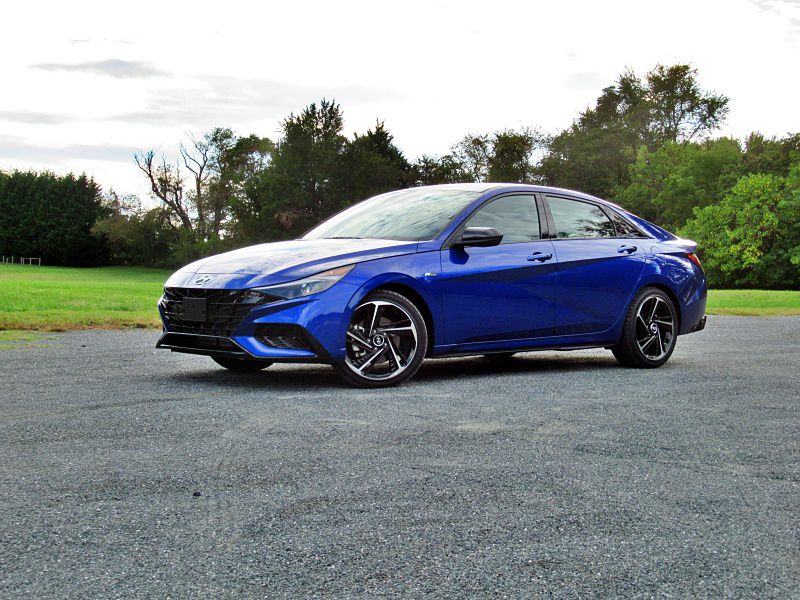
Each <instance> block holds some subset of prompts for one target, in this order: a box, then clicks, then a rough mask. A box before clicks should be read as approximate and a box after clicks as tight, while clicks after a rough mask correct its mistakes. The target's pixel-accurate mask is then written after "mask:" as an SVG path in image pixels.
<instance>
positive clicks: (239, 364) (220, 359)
mask: <svg viewBox="0 0 800 600" xmlns="http://www.w3.org/2000/svg"><path fill="white" fill-rule="evenodd" d="M211 360H213V361H214V362H215V363H217V364H218V365H219V366H221V367H225V368H226V369H228V370H229V371H236V372H238V373H253V372H255V371H261V370H262V369H266V368H267V367H268V366H270V365H271V364H272V363H271V362H269V361H267V360H248V359H246V358H230V357H228V356H212V357H211Z"/></svg>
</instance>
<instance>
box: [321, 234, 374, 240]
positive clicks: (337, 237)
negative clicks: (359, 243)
mask: <svg viewBox="0 0 800 600" xmlns="http://www.w3.org/2000/svg"><path fill="white" fill-rule="evenodd" d="M325 239H326V240H361V239H364V238H360V237H358V236H357V235H335V236H333V237H327V238H325Z"/></svg>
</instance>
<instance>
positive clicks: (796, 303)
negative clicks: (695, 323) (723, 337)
mask: <svg viewBox="0 0 800 600" xmlns="http://www.w3.org/2000/svg"><path fill="white" fill-rule="evenodd" d="M706 312H708V314H710V315H742V316H751V317H777V316H781V315H800V292H797V291H793V292H789V291H771V290H710V291H709V292H708V307H707V309H706Z"/></svg>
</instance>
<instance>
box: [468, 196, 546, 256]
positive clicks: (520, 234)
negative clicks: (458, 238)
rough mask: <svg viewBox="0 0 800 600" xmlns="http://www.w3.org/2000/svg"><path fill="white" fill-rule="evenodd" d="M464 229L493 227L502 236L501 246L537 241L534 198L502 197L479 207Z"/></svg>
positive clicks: (537, 216)
mask: <svg viewBox="0 0 800 600" xmlns="http://www.w3.org/2000/svg"><path fill="white" fill-rule="evenodd" d="M466 227H493V228H494V229H497V230H498V231H499V232H500V233H502V234H503V241H502V242H501V244H515V243H517V242H530V241H532V240H538V239H539V213H538V211H537V210H536V199H535V198H534V196H530V195H525V194H519V195H516V196H502V197H500V198H498V199H497V200H492V201H490V202H489V203H488V204H485V205H484V206H483V207H481V208H480V209H479V210H478V212H476V213H475V214H474V215H472V216H471V217H470V218H469V220H468V221H467V223H466Z"/></svg>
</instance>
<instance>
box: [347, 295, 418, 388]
mask: <svg viewBox="0 0 800 600" xmlns="http://www.w3.org/2000/svg"><path fill="white" fill-rule="evenodd" d="M370 311H374V312H373V313H372V314H371V312H370ZM367 324H368V325H369V326H368V327H367V326H365V325H367ZM379 338H380V339H379ZM412 340H413V341H412ZM345 345H346V348H347V350H346V352H347V357H346V359H345V360H344V361H342V362H338V363H336V364H334V365H333V366H334V368H335V369H336V371H337V372H338V373H339V375H341V376H342V377H343V378H344V379H345V380H346V381H347V382H348V383H350V384H352V385H354V386H357V387H362V388H383V387H390V386H393V385H399V384H401V383H403V382H404V381H406V380H407V379H409V378H410V377H412V376H413V375H414V373H416V372H417V371H418V370H419V367H420V365H421V364H422V361H423V360H424V359H425V352H426V350H427V348H428V329H427V327H426V326H425V319H424V318H423V317H422V314H421V313H420V312H419V309H418V308H417V307H416V306H415V305H414V303H413V302H411V301H410V300H409V299H408V298H406V297H405V296H403V295H401V294H398V293H396V292H390V291H387V290H378V291H377V292H373V293H372V294H369V295H368V296H367V297H366V298H364V299H363V300H362V301H361V303H360V304H359V305H358V307H357V308H356V310H355V311H353V315H352V317H351V320H350V323H349V324H348V330H347V339H346V340H345ZM393 373H395V374H393Z"/></svg>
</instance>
